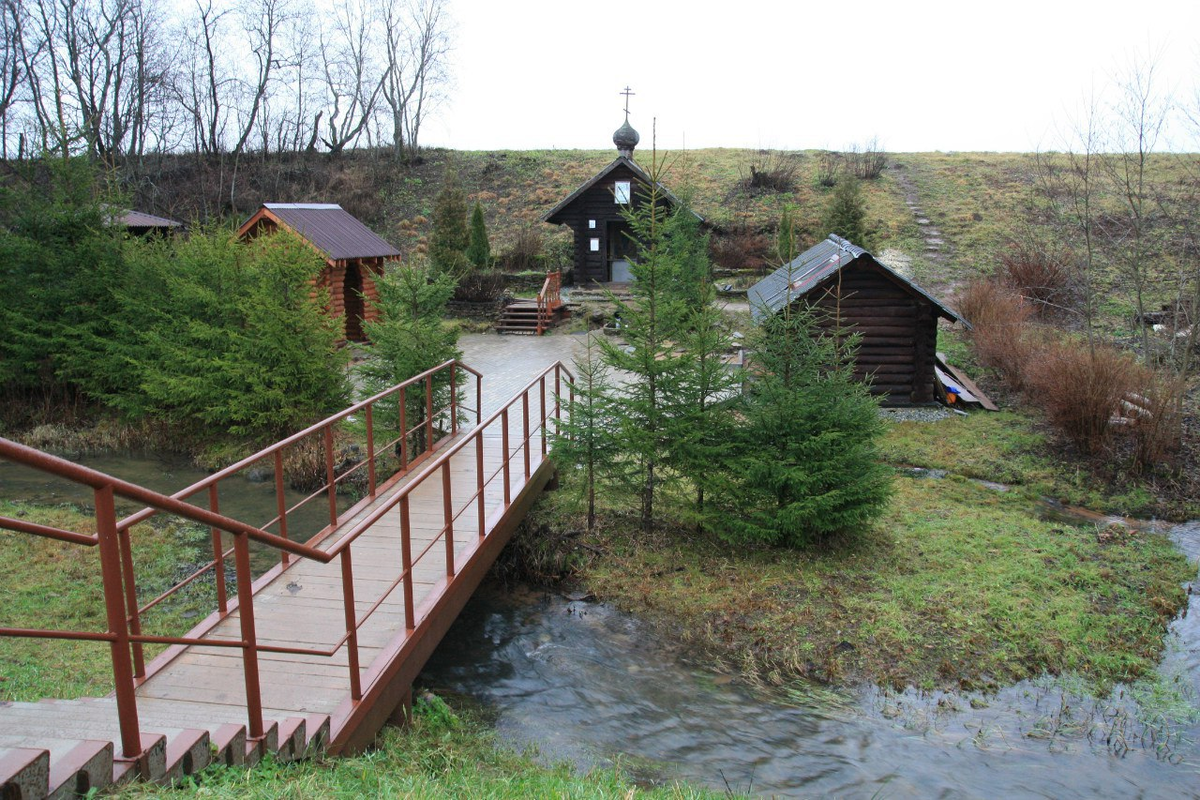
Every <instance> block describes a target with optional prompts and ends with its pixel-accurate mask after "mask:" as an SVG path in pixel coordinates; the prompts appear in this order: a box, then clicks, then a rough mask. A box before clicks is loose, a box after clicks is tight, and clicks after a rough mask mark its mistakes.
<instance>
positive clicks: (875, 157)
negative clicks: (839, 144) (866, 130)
mask: <svg viewBox="0 0 1200 800" xmlns="http://www.w3.org/2000/svg"><path fill="white" fill-rule="evenodd" d="M845 158H846V169H847V170H848V171H849V172H850V174H851V175H853V176H854V177H856V178H858V179H859V180H860V181H873V180H875V179H876V178H878V177H879V176H880V175H882V174H883V171H884V170H885V169H887V153H885V152H883V149H882V148H881V147H880V146H879V139H877V138H872V139H871V141H869V142H867V143H866V144H865V145H863V146H862V147H861V148H860V147H859V146H858V145H857V144H852V145H850V149H849V152H847V153H846V156H845Z"/></svg>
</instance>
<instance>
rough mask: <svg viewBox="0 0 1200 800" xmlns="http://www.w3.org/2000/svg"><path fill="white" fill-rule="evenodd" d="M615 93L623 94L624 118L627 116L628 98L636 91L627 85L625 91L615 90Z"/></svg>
mask: <svg viewBox="0 0 1200 800" xmlns="http://www.w3.org/2000/svg"><path fill="white" fill-rule="evenodd" d="M617 94H623V95H625V116H626V118H628V117H629V98H630V97H631V96H633V95H635V94H637V92H634V91H632V90H631V89H630V88H629V87H628V86H626V87H625V91H623V92H617Z"/></svg>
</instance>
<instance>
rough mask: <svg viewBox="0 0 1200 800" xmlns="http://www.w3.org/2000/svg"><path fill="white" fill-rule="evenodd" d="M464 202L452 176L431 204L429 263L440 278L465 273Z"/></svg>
mask: <svg viewBox="0 0 1200 800" xmlns="http://www.w3.org/2000/svg"><path fill="white" fill-rule="evenodd" d="M470 244H471V237H470V234H469V233H468V231H467V199H466V197H465V196H464V195H463V191H462V189H461V188H459V186H458V181H457V179H456V178H455V176H454V175H452V174H448V175H447V176H446V182H445V184H444V185H443V186H442V190H441V191H440V192H438V195H437V198H436V199H435V200H434V201H433V233H432V235H431V237H430V241H429V262H430V263H431V264H432V265H433V266H434V267H435V268H436V269H438V270H439V271H440V272H441V273H442V274H444V275H450V276H451V277H454V278H458V277H460V276H462V275H464V274H465V273H466V272H468V270H469V268H470V262H469V261H468V260H467V254H466V251H467V247H469V246H470Z"/></svg>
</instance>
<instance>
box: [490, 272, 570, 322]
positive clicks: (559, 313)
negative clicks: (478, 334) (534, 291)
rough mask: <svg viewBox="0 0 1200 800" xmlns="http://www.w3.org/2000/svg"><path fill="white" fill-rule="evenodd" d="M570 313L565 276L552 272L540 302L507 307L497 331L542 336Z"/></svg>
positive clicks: (539, 299)
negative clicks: (563, 296)
mask: <svg viewBox="0 0 1200 800" xmlns="http://www.w3.org/2000/svg"><path fill="white" fill-rule="evenodd" d="M568 313H569V312H568V310H567V307H566V306H565V305H564V304H563V300H562V273H561V272H549V273H547V274H546V280H545V281H544V282H543V283H542V290H541V291H540V292H538V296H537V299H536V300H516V301H513V302H511V303H509V304H508V305H506V306H505V307H504V309H503V310H502V311H501V312H500V318H499V319H498V320H496V331H497V332H498V333H520V334H528V335H531V336H541V335H542V334H543V333H545V332H546V331H547V330H549V329H550V328H553V327H554V326H555V325H557V324H558V323H559V321H561V320H562V319H563V317H565V316H566V315H567V314H568Z"/></svg>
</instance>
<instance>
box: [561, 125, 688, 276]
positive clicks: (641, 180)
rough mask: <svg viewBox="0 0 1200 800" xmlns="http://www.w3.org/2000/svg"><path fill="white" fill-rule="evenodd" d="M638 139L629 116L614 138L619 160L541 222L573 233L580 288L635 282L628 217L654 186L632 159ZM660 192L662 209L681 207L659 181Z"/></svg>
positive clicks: (572, 194) (635, 245) (646, 200)
mask: <svg viewBox="0 0 1200 800" xmlns="http://www.w3.org/2000/svg"><path fill="white" fill-rule="evenodd" d="M639 139H640V137H639V136H638V132H637V131H635V130H634V129H633V127H632V126H630V124H629V115H628V112H626V116H625V124H624V125H622V126H621V127H620V128H618V129H617V131H616V133H614V134H613V144H615V145H616V146H617V153H618V155H617V159H616V160H615V161H613V162H612V163H611V164H609V165H608V166H607V167H605V168H604V169H602V170H600V171H599V172H598V173H596V174H595V175H594V176H593V177H592V178H591V179H590V180H588V181H587V182H586V183H585V184H583V185H582V186H580V187H579V188H578V189H576V190H575V191H574V192H572V193H571V194H570V196H568V197H567V198H566V199H565V200H563V201H562V202H561V203H559V204H558V205H556V206H555V207H554V208H552V209H551V210H550V211H549V212H548V213H547V214H546V215H545V216H543V217H542V221H543V222H548V223H550V224H552V225H568V226H570V228H571V230H572V231H573V232H574V234H575V261H574V279H575V283H576V284H587V283H629V282H630V281H632V280H633V275H632V274H631V273H630V270H629V262H630V259H631V258H633V257H635V256H636V254H637V244H636V243H635V241H634V240H633V238H632V237H631V236H630V229H629V223H628V222H627V221H626V219H625V214H626V213H627V212H628V211H630V210H636V209H637V208H640V207H641V206H642V205H644V204H645V203H647V202H649V200H650V196H651V190H650V187H651V186H652V185H654V181H653V179H652V178H651V177H650V174H649V173H648V172H646V171H645V170H644V169H642V168H641V167H640V166H638V164H637V163H636V162H635V161H634V160H633V150H634V148H635V147H637V143H638V141H639ZM656 189H657V191H656V194H657V196H658V201H659V203H661V204H662V205H663V206H665V207H667V208H670V207H673V206H676V205H678V204H679V200H678V198H676V197H675V195H673V194H671V192H670V191H668V190H667V188H666V187H665V186H663V185H662V184H661V183H659V184H658V185H657V187H656Z"/></svg>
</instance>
